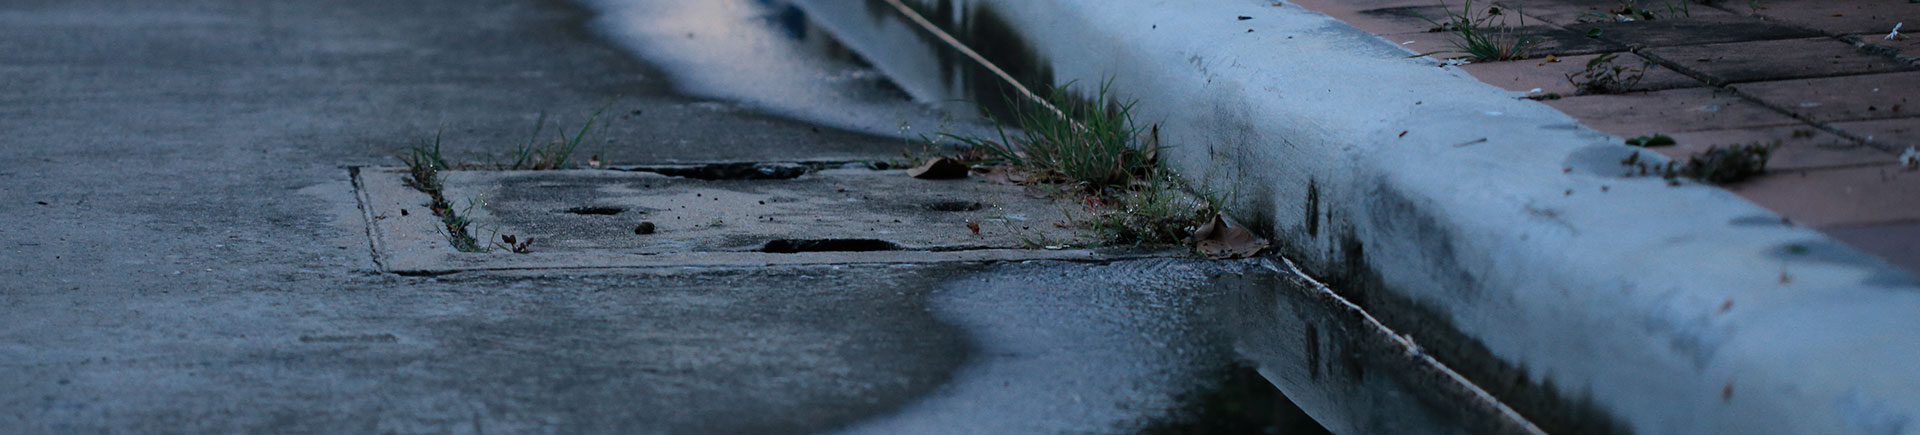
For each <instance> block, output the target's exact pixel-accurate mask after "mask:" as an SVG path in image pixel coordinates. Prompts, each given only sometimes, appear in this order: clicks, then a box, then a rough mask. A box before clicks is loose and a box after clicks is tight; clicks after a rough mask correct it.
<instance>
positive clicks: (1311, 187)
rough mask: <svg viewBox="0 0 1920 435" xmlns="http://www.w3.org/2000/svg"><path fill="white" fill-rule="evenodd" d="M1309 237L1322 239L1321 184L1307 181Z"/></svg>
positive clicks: (1311, 180) (1312, 180)
mask: <svg viewBox="0 0 1920 435" xmlns="http://www.w3.org/2000/svg"><path fill="white" fill-rule="evenodd" d="M1306 214H1307V237H1309V238H1315V237H1320V183H1319V182H1318V181H1315V180H1314V179H1312V178H1308V179H1307V213H1306Z"/></svg>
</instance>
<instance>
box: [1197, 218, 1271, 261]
mask: <svg viewBox="0 0 1920 435" xmlns="http://www.w3.org/2000/svg"><path fill="white" fill-rule="evenodd" d="M1187 242H1188V243H1192V244H1193V250H1195V251H1199V252H1200V254H1201V255H1205V256H1207V257H1210V258H1247V257H1252V256H1254V255H1256V254H1259V253H1260V251H1262V250H1265V249H1267V241H1266V239H1262V238H1260V237H1259V236H1255V235H1253V232H1252V231H1247V229H1246V227H1239V226H1234V225H1232V224H1229V223H1227V221H1226V219H1223V218H1221V217H1220V216H1218V215H1215V216H1214V217H1213V221H1210V222H1207V223H1206V224H1205V225H1201V226H1200V228H1198V229H1195V230H1194V231H1193V236H1192V237H1190V238H1188V239H1187Z"/></svg>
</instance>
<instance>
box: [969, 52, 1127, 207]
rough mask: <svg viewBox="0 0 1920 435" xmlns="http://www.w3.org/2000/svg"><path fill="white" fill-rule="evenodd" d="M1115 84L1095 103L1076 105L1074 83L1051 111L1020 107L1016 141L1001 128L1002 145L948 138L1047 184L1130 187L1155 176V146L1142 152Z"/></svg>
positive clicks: (1055, 94)
mask: <svg viewBox="0 0 1920 435" xmlns="http://www.w3.org/2000/svg"><path fill="white" fill-rule="evenodd" d="M1112 85H1113V81H1112V80H1108V81H1106V82H1104V83H1101V84H1100V89H1099V91H1098V93H1097V94H1095V96H1094V98H1093V99H1092V100H1091V101H1084V102H1081V101H1074V99H1073V98H1071V97H1070V96H1069V95H1068V94H1067V89H1068V88H1070V87H1072V86H1073V84H1072V83H1068V84H1067V85H1065V86H1061V87H1059V88H1055V89H1054V90H1053V91H1052V92H1050V93H1048V96H1047V102H1048V103H1050V104H1051V107H1052V108H1058V110H1059V112H1055V111H1054V110H1051V108H1049V107H1048V106H1046V105H1041V104H1038V103H1032V102H1029V103H1028V104H1019V105H1016V107H1017V109H1016V110H1015V119H1014V120H1013V121H1014V123H1015V124H1016V125H1017V126H1018V127H1019V133H1018V134H1017V135H1009V134H1008V133H1007V131H1006V129H1005V128H1004V127H1002V128H999V135H1000V139H999V140H998V141H995V140H987V139H981V138H972V137H961V136H954V135H943V136H945V137H948V138H952V139H955V140H958V141H960V142H961V143H963V144H965V145H966V148H969V149H972V150H977V151H978V152H979V154H980V155H982V156H983V157H986V158H989V159H994V160H998V161H1001V162H1005V163H1007V164H1011V165H1014V166H1018V167H1021V168H1025V169H1027V170H1029V171H1031V172H1033V173H1034V174H1036V175H1039V176H1041V177H1043V178H1051V179H1055V180H1058V181H1066V182H1070V183H1077V184H1078V185H1080V187H1082V188H1083V189H1085V190H1086V191H1089V192H1095V191H1099V190H1101V189H1105V188H1107V187H1110V186H1118V185H1126V184H1128V183H1131V182H1132V181H1134V180H1136V179H1139V178H1142V177H1146V176H1148V175H1150V173H1151V172H1152V171H1153V168H1154V166H1155V161H1154V155H1155V154H1157V152H1158V151H1159V148H1158V147H1156V146H1140V144H1139V142H1140V136H1141V133H1142V130H1141V129H1140V128H1139V127H1136V126H1134V122H1133V102H1131V101H1129V102H1124V103H1123V102H1120V101H1117V100H1115V99H1114V97H1113V92H1112V90H1113V89H1112Z"/></svg>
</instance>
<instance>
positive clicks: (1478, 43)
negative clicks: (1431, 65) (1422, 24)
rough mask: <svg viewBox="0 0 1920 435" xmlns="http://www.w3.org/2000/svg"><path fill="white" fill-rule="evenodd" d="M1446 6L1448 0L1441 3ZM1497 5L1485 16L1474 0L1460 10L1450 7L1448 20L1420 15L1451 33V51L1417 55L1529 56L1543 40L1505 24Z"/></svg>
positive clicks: (1492, 58)
mask: <svg viewBox="0 0 1920 435" xmlns="http://www.w3.org/2000/svg"><path fill="white" fill-rule="evenodd" d="M1441 6H1442V7H1445V6H1446V3H1445V2H1441ZM1500 12H1501V11H1500V9H1499V8H1498V7H1493V8H1489V9H1488V10H1487V12H1486V14H1485V15H1484V16H1481V15H1480V14H1476V13H1475V12H1474V9H1473V0H1467V2H1466V4H1465V5H1462V6H1461V7H1460V11H1459V12H1454V11H1453V10H1452V9H1447V17H1446V21H1445V22H1441V21H1434V20H1433V19H1431V18H1426V17H1420V18H1421V19H1424V20H1427V22H1428V23H1432V24H1433V25H1434V27H1435V28H1436V29H1438V30H1440V31H1446V32H1452V33H1453V39H1452V40H1451V41H1449V42H1451V43H1452V44H1453V49H1452V50H1442V51H1436V52H1431V53H1423V54H1420V55H1417V56H1429V55H1434V54H1439V53H1458V54H1465V55H1467V57H1468V58H1470V59H1471V60H1474V61H1481V62H1490V61H1502V60H1514V59H1523V58H1526V57H1527V56H1528V55H1529V54H1531V53H1532V51H1533V47H1534V46H1537V45H1540V40H1538V39H1534V37H1533V36H1531V35H1525V34H1522V33H1521V32H1520V31H1519V30H1517V29H1516V28H1515V27H1509V26H1507V24H1506V17H1504V16H1502V15H1501V14H1500ZM1520 20H1521V21H1520V26H1525V25H1526V18H1525V17H1524V16H1523V17H1522V18H1521V19H1520Z"/></svg>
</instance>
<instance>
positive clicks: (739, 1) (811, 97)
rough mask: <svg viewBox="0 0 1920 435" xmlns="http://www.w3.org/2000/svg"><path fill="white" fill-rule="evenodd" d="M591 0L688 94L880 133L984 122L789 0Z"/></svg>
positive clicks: (619, 34)
mask: <svg viewBox="0 0 1920 435" xmlns="http://www.w3.org/2000/svg"><path fill="white" fill-rule="evenodd" d="M584 2H585V3H586V4H588V5H589V6H592V7H593V8H595V9H596V10H598V11H599V12H600V15H599V17H598V18H597V19H596V21H595V23H594V27H595V29H596V30H597V31H599V32H600V33H601V34H603V35H604V36H606V37H608V38H609V39H611V40H613V41H614V42H616V43H618V44H620V45H622V46H623V47H625V48H627V49H628V50H630V51H632V52H633V53H635V54H636V55H638V56H640V57H641V58H643V59H646V60H647V61H648V62H649V63H650V64H652V65H654V66H656V67H658V68H660V69H661V70H662V71H663V72H664V73H665V74H666V75H667V76H668V77H667V78H668V79H669V80H671V81H672V82H673V84H674V86H675V88H677V89H678V90H679V91H680V92H683V93H686V94H688V95H693V96H697V97H702V98H712V99H719V100H730V101H735V102H739V103H742V104H744V105H747V106H752V107H754V108H757V109H759V110H762V111H765V112H768V113H771V114H775V115H779V116H784V117H789V118H794V119H798V120H802V121H807V122H812V123H817V124H821V125H827V126H833V127H839V128H845V129H849V130H854V131H860V132H866V133H871V134H879V135H889V136H901V137H908V138H912V137H917V136H919V135H922V134H933V133H938V132H941V131H954V132H961V133H977V132H980V131H982V130H981V127H982V126H981V125H979V119H978V118H977V117H976V116H974V115H973V111H972V110H971V108H970V107H971V106H970V105H965V104H955V103H953V102H949V101H947V100H945V99H941V98H938V97H933V98H919V99H916V98H915V96H913V95H910V94H909V93H908V92H906V91H904V90H902V89H901V88H900V87H898V86H895V85H894V84H893V83H892V82H891V81H889V80H888V79H887V77H886V76H885V75H883V74H881V73H880V72H879V71H877V70H875V69H874V68H873V67H872V66H871V65H869V64H868V63H867V62H865V61H863V60H862V59H861V58H860V57H859V56H858V55H856V54H854V53H853V51H852V50H848V49H847V47H846V46H845V45H842V44H841V43H840V42H839V41H837V40H835V39H834V37H833V36H832V35H831V34H830V32H827V31H825V30H824V29H822V28H820V27H819V26H817V25H816V24H814V23H813V21H812V20H809V19H808V17H807V16H806V14H805V12H803V11H802V10H801V9H800V8H797V7H794V6H793V5H792V4H790V3H788V2H786V1H783V0H584ZM956 109H957V110H956Z"/></svg>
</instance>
